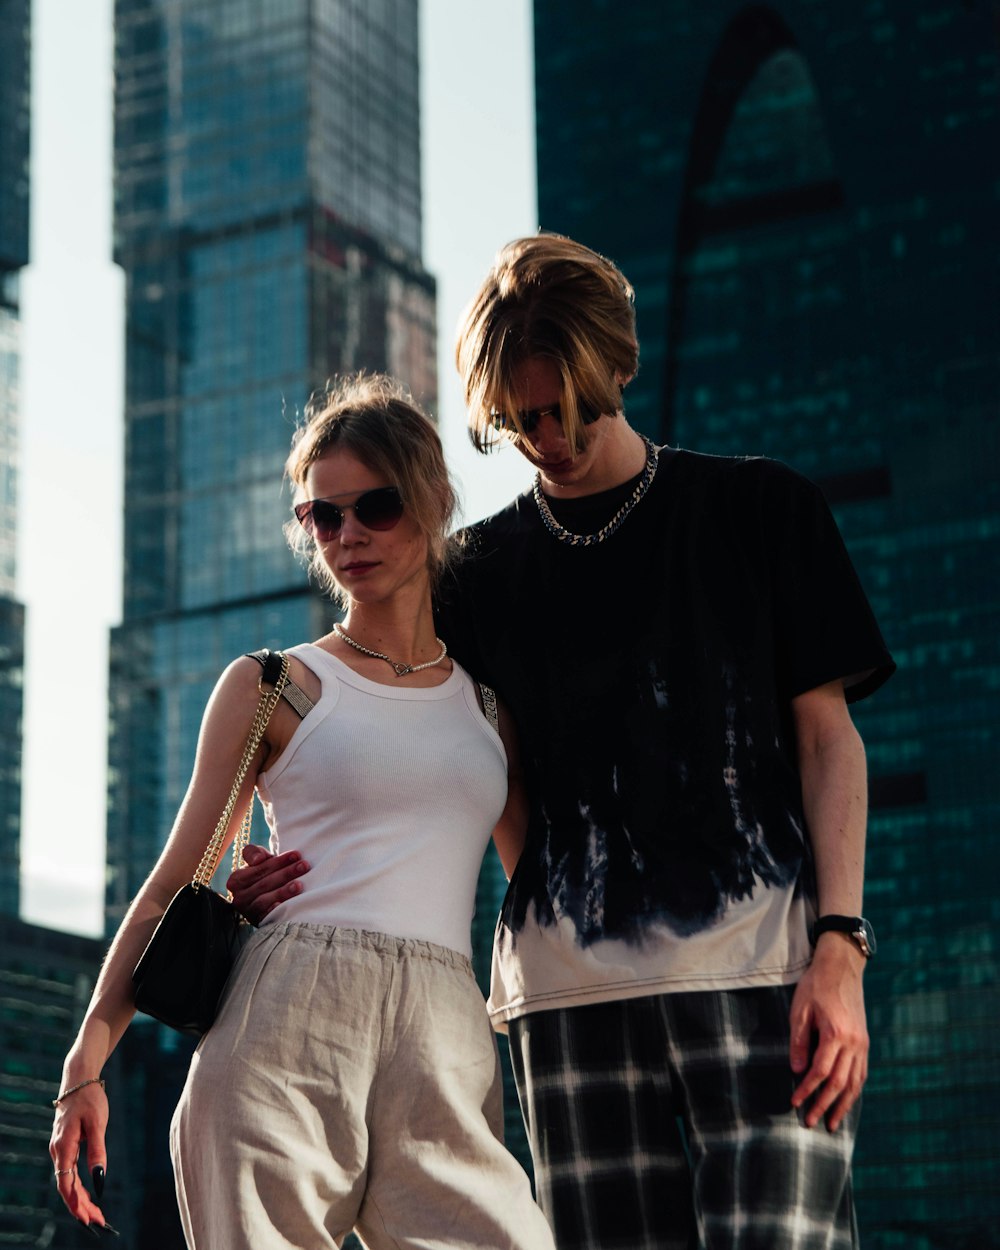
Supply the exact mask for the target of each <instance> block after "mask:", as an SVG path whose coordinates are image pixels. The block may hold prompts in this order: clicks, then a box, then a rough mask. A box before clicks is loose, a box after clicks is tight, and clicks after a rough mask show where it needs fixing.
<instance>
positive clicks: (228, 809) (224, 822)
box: [191, 655, 288, 902]
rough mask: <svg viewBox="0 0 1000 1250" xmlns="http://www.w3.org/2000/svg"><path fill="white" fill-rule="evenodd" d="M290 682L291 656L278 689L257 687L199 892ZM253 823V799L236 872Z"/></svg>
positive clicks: (196, 880) (236, 851)
mask: <svg viewBox="0 0 1000 1250" xmlns="http://www.w3.org/2000/svg"><path fill="white" fill-rule="evenodd" d="M287 681H288V656H287V655H282V657H281V673H280V674H279V676H278V680H277V681H276V682H275V684H274V689H273V690H271V691H270V692H268V691H267V690H265V689H264V687H263V685H261V682H260V680H258V682H257V687H258V689H259V690H260V700H259V702H258V704H257V711H256V712H255V713H254V718H253V724H252V725H251V726H250V734H249V736H248V737H247V741H246V746H245V747H244V748H243V756H242V758H241V759H240V763H239V767H238V768H237V770H236V780H235V781H234V782H233V788H232V790H231V791H230V793H229V799H228V801H227V802H226V806H225V808H224V809H223V812H222V815H221V816H220V817H219V823H218V824H217V825H216V826H215V833H213V834H212V837H211V840H210V841H209V843H208V846H206V847H205V853H204V855H202V857H201V863H199V865H198V868H197V871H196V872H195V874H194V877H193V878H192V879H191V884H192V885H193V886H194V887H195V888H196V889H197V887H198V886H199V885H204V886H207V885H209V884H210V883H211V880H212V874H213V873H214V872H215V870H216V868H217V867H218V865H219V860H220V858H221V857H222V844H223V842H224V841H225V837H226V831H227V830H228V828H229V822H230V821H231V820H232V818H233V808H234V807H235V806H236V802H237V800H238V799H239V797H240V790H241V789H242V787H243V780H244V778H245V777H246V775H247V770H248V769H249V768H250V764H251V762H252V761H253V757H254V756H255V755H256V754H257V748H258V747H259V746H260V742H261V739H262V738H263V737H264V731H265V729H267V722H268V721H269V720H270V719H271V713H272V712H273V711H274V709H275V708H276V707H277V706H278V703H279V701H280V699H281V692H282V691H283V690H284V688H285V685H286V683H287ZM252 822H253V797H252V796H251V799H250V806H249V807H248V808H247V811H246V815H245V816H244V817H243V820H242V823H241V824H240V827H239V831H238V833H237V834H236V837H235V839H234V840H233V871H234V872H235V871H236V869H237V868H239V867H240V865H241V860H242V857H243V848H244V847H245V846H246V844H247V842H249V840H250V825H251V824H252ZM226 897H227V898H228V899H229V901H230V902H232V901H233V896H232V895H231V894H230V893H229V892H228V890H227V891H226Z"/></svg>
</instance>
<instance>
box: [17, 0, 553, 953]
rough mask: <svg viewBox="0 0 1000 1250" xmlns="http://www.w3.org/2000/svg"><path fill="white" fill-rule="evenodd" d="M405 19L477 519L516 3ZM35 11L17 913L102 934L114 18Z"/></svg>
mask: <svg viewBox="0 0 1000 1250" xmlns="http://www.w3.org/2000/svg"><path fill="white" fill-rule="evenodd" d="M420 3H421V80H422V86H421V96H422V99H421V109H422V146H423V153H422V155H423V193H424V254H423V260H424V265H425V267H426V268H427V269H428V270H429V271H430V273H432V274H433V275H434V276H435V277H436V279H437V283H438V374H439V405H438V407H439V417H440V424H441V432H442V438H443V441H444V445H445V451H446V454H447V455H448V458H449V461H450V463H451V465H452V468H453V470H454V471H455V473H456V476H457V478H458V481H459V485H460V489H461V492H462V496H463V499H464V516H465V519H466V520H473V519H475V518H476V517H478V516H483V515H485V514H487V513H489V512H492V511H494V510H495V509H497V508H499V507H501V506H502V505H503V504H504V503H506V502H507V501H508V500H509V499H510V498H511V497H512V496H513V495H514V494H516V493H517V492H518V491H519V490H522V489H523V488H524V487H525V486H526V485H527V484H528V482H529V481H530V476H531V475H530V471H529V470H528V467H527V465H526V464H525V463H524V461H523V460H522V459H521V458H520V457H519V456H518V454H517V453H516V452H515V451H513V450H511V449H508V450H506V451H504V452H501V453H500V454H499V455H496V456H491V457H489V458H488V459H487V458H484V457H480V456H477V455H476V453H475V452H473V450H472V449H471V447H470V446H469V444H468V441H467V438H466V435H465V417H464V412H463V408H462V397H461V390H460V387H459V383H458V378H457V375H456V374H455V371H454V366H453V364H452V344H453V340H454V327H455V324H456V322H457V320H458V317H459V314H460V312H461V311H462V308H463V307H464V305H465V303H466V302H467V301H468V299H469V298H470V296H471V295H472V293H473V292H474V290H475V289H476V287H477V286H478V284H479V283H480V282H481V280H482V278H483V277H484V275H485V273H486V271H487V269H488V268H489V266H490V263H491V261H492V259H493V256H494V254H495V253H496V251H497V249H498V248H499V247H500V246H501V245H502V244H503V243H505V242H507V241H508V240H509V239H512V238H515V237H517V236H518V235H522V234H529V233H531V232H533V231H534V230H535V229H536V227H537V224H538V223H537V221H536V215H537V209H536V194H535V153H534V111H533V110H534V99H533V89H532V81H531V26H530V9H531V4H530V0H505V2H504V3H503V4H497V3H495V0H494V2H493V3H487V2H486V0H420ZM33 7H34V14H33V28H32V38H33V49H32V215H31V235H32V237H31V263H30V265H29V266H28V267H27V269H25V270H24V271H23V275H22V276H23V284H22V289H21V293H22V300H21V312H22V331H23V357H22V375H21V455H20V467H21V476H20V486H19V489H20V506H19V519H20V531H19V536H18V594H19V596H20V598H21V599H22V600H23V601H24V602H25V604H26V605H27V634H26V661H25V716H24V766H23V790H22V821H21V890H22V905H21V914H22V916H23V918H24V919H25V920H29V921H31V922H32V923H35V924H42V925H47V926H49V927H52V928H59V929H69V930H73V931H75V932H79V933H90V934H97V933H100V932H102V930H103V922H102V916H101V907H102V896H103V889H104V823H105V810H106V787H107V696H108V689H107V683H108V668H107V666H108V632H109V630H110V628H111V627H112V625H114V624H116V623H117V622H118V621H119V620H120V615H121V568H122V564H121V511H122V481H121V478H122V473H121V468H122V434H123V420H122V407H123V399H122V363H123V356H122V341H123V321H124V317H123V298H124V282H123V278H122V274H121V272H120V271H119V270H117V269H116V268H115V266H114V265H113V264H112V263H111V259H110V256H111V125H112V115H111V110H112V48H113V44H112V11H113V2H112V0H87V2H86V3H85V4H81V3H80V0H34V6H33ZM404 380H405V379H404ZM303 398H304V397H303ZM298 641H301V640H300V639H289V640H288V642H289V644H291V643H293V642H298ZM165 832H166V831H165V830H164V833H165Z"/></svg>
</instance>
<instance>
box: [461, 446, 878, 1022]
mask: <svg viewBox="0 0 1000 1250" xmlns="http://www.w3.org/2000/svg"><path fill="white" fill-rule="evenodd" d="M633 486H634V482H633V483H626V484H625V485H623V486H622V487H619V488H617V489H615V490H613V491H608V492H604V493H602V494H599V495H592V496H588V497H586V498H583V499H576V500H563V501H553V504H552V507H553V512H554V513H555V515H556V517H557V519H558V520H559V521H560V523H561V524H563V525H564V526H565V527H566V528H567V529H570V530H572V531H574V532H577V533H591V532H594V531H596V530H597V529H599V528H600V527H601V525H602V524H604V523H605V522H606V521H607V520H608V518H609V517H610V516H611V515H612V514H613V513H614V512H615V511H616V509H617V508H618V507H619V505H620V504H621V502H622V500H623V499H624V498H625V497H627V496H628V495H629V494H630V493H631V489H632V488H633ZM441 601H442V605H441V608H440V621H439V625H440V630H441V634H442V637H444V638H445V639H446V640H447V642H448V644H449V646H450V648H451V650H452V652H453V654H455V655H456V656H457V658H458V659H459V660H460V661H461V662H462V663H463V664H464V665H465V666H466V667H467V668H468V669H469V670H470V671H471V672H472V673H473V674H474V675H475V676H476V677H477V678H479V679H480V680H483V681H487V682H489V683H490V684H492V685H493V686H495V687H496V689H497V692H498V693H499V695H500V696H501V698H502V699H503V700H504V702H505V703H506V704H507V706H508V707H509V708H510V710H511V712H512V714H513V716H514V718H515V720H516V723H517V727H518V731H519V735H520V741H521V751H522V755H523V757H524V764H525V771H526V775H527V779H528V785H529V789H530V793H531V798H532V817H531V823H530V828H529V832H528V840H527V844H526V847H525V851H524V854H523V856H522V858H521V861H520V863H519V864H518V867H517V870H516V872H515V874H514V877H513V879H512V881H511V884H510V888H509V890H508V892H507V896H506V899H505V900H504V904H503V910H502V913H501V916H500V920H499V923H498V926H497V939H496V944H495V950H494V966H493V985H492V990H491V1003H490V1006H491V1011H492V1013H493V1015H494V1020H495V1022H496V1023H497V1024H499V1025H501V1026H502V1025H503V1023H504V1022H505V1021H506V1020H508V1019H510V1018H512V1017H514V1016H517V1015H520V1014H523V1013H524V1012H527V1011H533V1010H538V1009H542V1008H545V1007H553V1006H564V1005H565V1006H569V1005H575V1004H579V1003H586V1002H594V1001H601V1000H607V999H614V998H627V997H633V996H636V995H641V994H651V993H661V992H665V991H669V990H703V989H712V988H720V989H722V988H737V987H740V986H746V985H761V984H781V983H787V982H791V981H794V980H795V979H797V977H798V975H799V974H800V973H801V970H802V969H803V968H804V967H805V966H806V964H807V963H808V960H809V955H810V948H809V942H808V927H809V923H810V920H811V917H812V894H813V890H812V874H811V857H810V851H809V843H808V835H807V831H806V828H805V821H804V817H803V811H802V797H801V787H800V782H799V776H798V771H797V766H796V756H795V745H794V731H793V725H792V718H791V700H792V698H793V697H794V696H795V695H797V694H800V693H803V692H804V691H807V690H811V689H813V688H814V687H816V686H820V685H822V684H823V683H825V682H828V681H832V680H835V679H837V678H843V679H845V682H846V683H847V696H848V699H849V700H854V699H858V698H861V697H863V696H865V695H867V694H869V693H871V692H872V691H873V690H875V689H876V688H877V687H878V686H879V685H881V683H882V682H883V681H884V680H885V679H886V678H887V677H888V676H889V675H890V673H891V672H892V669H893V665H892V660H891V658H890V656H889V654H888V652H887V650H886V648H885V644H884V643H883V641H882V638H881V635H880V633H879V630H878V626H877V624H876V622H875V619H874V617H873V615H872V612H871V609H870V607H869V605H868V602H867V599H866V598H865V594H864V591H863V590H862V588H861V586H860V583H859V581H858V579H857V576H856V574H855V572H854V569H853V567H852V565H851V562H850V559H849V557H848V555H847V552H846V550H845V548H844V545H843V542H842V540H841V537H840V534H839V533H838V531H837V527H836V524H835V523H834V521H833V518H832V516H831V515H830V512H829V509H828V508H827V506H826V504H825V502H824V500H823V497H822V495H821V494H820V492H819V490H818V489H817V488H816V487H815V486H814V485H812V483H810V482H808V481H807V480H806V479H805V478H803V477H801V476H800V475H798V474H797V473H795V472H793V471H792V470H791V469H788V468H787V467H785V466H784V465H781V464H779V463H777V462H775V461H770V460H764V459H731V458H724V457H714V456H703V455H698V454H695V453H693V452H688V451H668V450H664V451H663V452H661V455H660V463H659V466H658V469H657V473H656V477H655V479H654V481H653V484H652V486H651V487H650V489H649V491H648V493H647V494H646V495H645V497H644V498H643V499H642V501H641V502H640V503H639V505H638V506H637V507H636V508H635V510H634V511H633V512H632V513H631V514H630V515H629V517H628V518H627V520H626V521H625V523H624V524H623V525H622V526H621V528H620V529H619V530H618V531H617V532H616V533H615V534H614V535H613V536H612V537H611V538H609V539H607V540H606V541H604V542H603V543H600V544H596V545H594V546H591V547H573V546H570V545H568V544H566V543H563V542H560V541H558V540H557V539H556V538H555V537H553V536H552V535H550V534H549V533H548V532H547V531H546V530H545V528H544V526H543V524H542V522H541V518H540V516H539V514H538V510H537V508H536V506H535V503H534V501H533V499H532V498H531V495H530V492H529V493H526V494H524V495H522V496H520V497H519V498H517V499H516V500H514V502H513V503H512V504H511V505H510V506H509V507H507V508H506V509H504V510H503V511H502V512H500V513H498V514H497V515H495V516H493V517H490V518H489V519H487V520H485V521H482V522H480V523H479V524H478V525H476V526H473V527H472V529H471V531H470V533H469V541H468V544H467V552H466V556H465V558H464V559H463V560H462V562H461V563H460V564H459V566H458V567H457V570H456V571H455V573H454V574H453V575H452V577H451V578H450V579H449V581H448V582H446V584H445V586H444V587H443V588H442V593H441ZM470 781H471V782H474V779H470Z"/></svg>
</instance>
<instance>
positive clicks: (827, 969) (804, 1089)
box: [790, 681, 868, 1132]
mask: <svg viewBox="0 0 1000 1250" xmlns="http://www.w3.org/2000/svg"><path fill="white" fill-rule="evenodd" d="M792 711H793V714H794V717H795V728H796V734H797V740H798V758H799V771H800V774H801V777H802V797H803V803H804V807H805V816H806V822H807V824H808V828H809V834H810V840H811V843H812V848H813V855H814V858H815V863H816V886H817V901H818V906H819V915H821V916H825V915H830V914H837V915H846V916H859V915H861V903H862V894H863V889H864V861H865V828H866V823H867V815H868V804H867V780H866V766H865V750H864V746H863V744H862V742H861V738H860V735H859V734H858V731H857V730H856V729H855V728H854V723H853V722H852V720H851V716H850V713H849V712H848V710H847V703H846V700H845V698H844V689H843V683H842V682H840V681H834V682H829V683H828V684H826V685H824V686H819V687H817V688H816V689H815V690H809V691H807V692H806V693H805V694H802V695H799V696H798V697H796V698H795V699H793V700H792ZM865 963H866V960H865V956H864V955H863V954H862V953H861V951H860V950H859V949H858V948H857V946H856V945H855V944H854V942H853V941H852V940H851V938H850V937H849V936H848V935H846V934H842V933H824V934H822V935H821V936H820V938H819V940H818V942H817V944H816V951H815V954H814V955H813V960H812V963H811V965H810V967H809V968H808V970H807V971H806V973H805V974H804V975H803V977H802V980H801V981H800V982H799V984H798V987H797V989H796V991H795V996H794V998H793V1000H792V1008H791V1048H790V1058H791V1065H792V1070H793V1071H794V1072H796V1073H799V1074H802V1079H801V1081H800V1082H799V1084H798V1086H797V1087H796V1089H795V1093H794V1094H793V1095H792V1105H793V1106H795V1107H800V1106H802V1105H803V1104H804V1103H806V1102H807V1100H809V1099H812V1101H811V1103H810V1105H809V1108H808V1110H807V1112H806V1123H807V1124H808V1125H809V1126H810V1127H812V1126H814V1125H816V1124H818V1123H819V1122H820V1121H821V1120H822V1119H823V1118H824V1117H826V1118H827V1124H828V1126H829V1128H830V1130H831V1132H832V1131H833V1130H834V1129H836V1128H837V1127H838V1126H839V1125H840V1123H841V1121H842V1120H843V1118H844V1116H845V1115H846V1114H847V1112H848V1111H849V1110H850V1108H851V1107H852V1106H853V1105H854V1103H855V1102H856V1101H857V1099H858V1096H859V1095H860V1093H861V1089H862V1086H863V1085H864V1083H865V1079H866V1077H867V1075H868V1029H867V1026H866V1023H865V1003H864V993H863V990H862V984H861V978H862V973H863V972H864V966H865ZM814 1045H815V1050H813V1046H814Z"/></svg>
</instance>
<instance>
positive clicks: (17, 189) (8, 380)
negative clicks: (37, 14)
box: [0, 0, 31, 916]
mask: <svg viewBox="0 0 1000 1250" xmlns="http://www.w3.org/2000/svg"><path fill="white" fill-rule="evenodd" d="M30 31H31V7H30V3H29V0H0V915H8V916H16V915H17V912H18V905H19V899H20V891H19V888H18V872H19V868H20V854H19V845H20V827H21V704H22V700H21V677H22V666H23V661H24V607H23V605H22V604H21V603H19V602H18V601H17V599H16V597H15V595H16V587H15V584H14V575H15V555H16V551H15V545H16V536H17V524H16V522H17V444H18V439H17V429H18V403H19V394H20V388H19V376H20V342H21V320H20V298H19V294H18V282H19V271H20V270H21V269H22V268H23V267H24V266H25V265H26V264H27V263H28V149H29V136H30V129H29V99H28V84H29V70H30V56H31V40H30Z"/></svg>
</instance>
